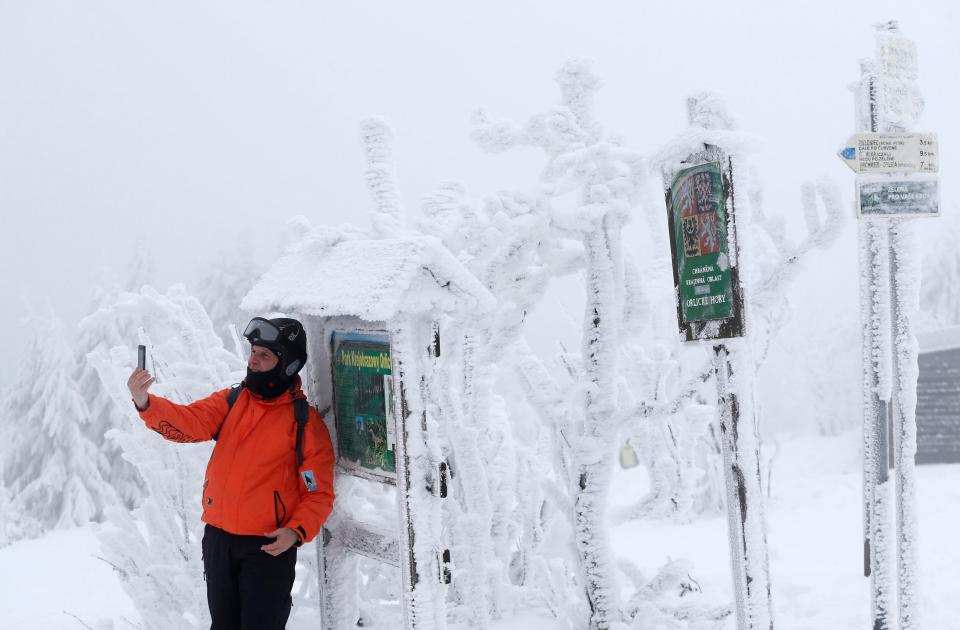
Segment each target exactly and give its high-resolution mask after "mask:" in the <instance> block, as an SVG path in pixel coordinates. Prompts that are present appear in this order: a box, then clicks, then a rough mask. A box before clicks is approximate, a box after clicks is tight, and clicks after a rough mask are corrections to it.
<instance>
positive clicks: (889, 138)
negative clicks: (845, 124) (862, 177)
mask: <svg viewBox="0 0 960 630" xmlns="http://www.w3.org/2000/svg"><path fill="white" fill-rule="evenodd" d="M837 155H839V156H840V159H842V160H843V162H844V164H846V165H847V166H849V167H850V168H851V169H853V172H854V173H936V172H937V170H938V169H939V155H938V150H937V137H936V136H935V135H933V134H930V133H858V134H857V135H855V136H851V137H850V138H849V139H848V140H847V142H846V144H845V145H844V146H843V148H841V149H840V150H839V151H837Z"/></svg>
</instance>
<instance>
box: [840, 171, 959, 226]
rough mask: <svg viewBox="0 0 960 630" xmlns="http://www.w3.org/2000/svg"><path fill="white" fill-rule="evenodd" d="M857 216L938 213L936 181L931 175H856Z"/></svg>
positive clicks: (938, 186)
mask: <svg viewBox="0 0 960 630" xmlns="http://www.w3.org/2000/svg"><path fill="white" fill-rule="evenodd" d="M857 206H858V208H859V211H860V216H881V217H884V216H933V217H935V216H939V215H940V181H939V180H938V179H936V178H934V177H928V178H921V177H912V178H908V177H903V178H888V177H883V178H866V177H864V178H858V180H857Z"/></svg>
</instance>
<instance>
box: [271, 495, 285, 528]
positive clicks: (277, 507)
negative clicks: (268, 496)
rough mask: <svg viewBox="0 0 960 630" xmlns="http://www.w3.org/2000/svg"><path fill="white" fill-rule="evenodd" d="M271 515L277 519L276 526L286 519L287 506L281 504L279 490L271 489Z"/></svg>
mask: <svg viewBox="0 0 960 630" xmlns="http://www.w3.org/2000/svg"><path fill="white" fill-rule="evenodd" d="M273 516H274V518H276V520H277V527H280V526H281V525H282V524H283V522H284V521H285V520H287V506H286V505H284V504H283V499H282V498H280V492H279V491H277V490H274V491H273Z"/></svg>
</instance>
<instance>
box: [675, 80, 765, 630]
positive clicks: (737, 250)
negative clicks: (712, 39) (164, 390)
mask: <svg viewBox="0 0 960 630" xmlns="http://www.w3.org/2000/svg"><path fill="white" fill-rule="evenodd" d="M688 114H689V118H690V129H689V131H688V132H687V133H686V134H685V135H683V136H681V138H680V139H679V140H678V141H677V142H675V143H674V144H673V145H671V146H670V148H669V149H667V150H666V151H665V152H664V153H663V154H662V155H663V157H662V158H661V159H660V160H658V161H660V162H661V164H662V166H663V175H664V183H665V186H666V198H667V209H668V226H669V229H670V247H671V253H672V255H673V276H674V286H675V291H676V299H677V320H678V324H679V332H680V339H681V341H685V342H693V343H710V344H711V345H712V347H713V352H714V366H715V372H716V379H717V395H718V407H719V411H720V433H721V439H722V444H723V461H724V476H725V481H726V489H727V516H728V524H729V536H730V555H731V558H730V559H731V570H732V573H733V582H734V597H735V599H736V611H737V625H738V628H740V629H741V630H768V629H772V628H773V614H772V606H771V596H770V574H769V561H768V556H767V540H766V520H765V516H764V508H763V488H762V483H761V480H760V457H759V445H760V440H759V433H758V430H757V418H756V408H755V404H754V371H755V367H754V366H755V362H754V359H753V352H752V346H751V340H750V339H744V338H742V337H744V335H745V334H746V331H747V328H748V326H747V323H748V322H750V321H753V320H752V319H750V317H749V313H748V309H747V306H748V304H747V302H746V300H744V297H743V292H742V289H741V282H742V278H744V277H745V274H744V270H745V269H746V266H745V265H744V251H743V247H742V245H743V243H742V242H741V240H740V233H738V230H737V222H738V219H737V213H736V210H737V208H736V206H737V202H740V203H742V204H743V205H744V206H747V205H748V204H746V203H744V198H743V197H742V191H741V190H740V186H739V184H738V182H742V181H743V178H742V175H740V172H739V170H740V168H741V167H742V162H741V160H740V157H741V156H740V154H741V153H742V146H741V145H742V139H741V138H740V137H739V136H738V134H737V133H736V132H735V131H732V130H731V129H732V127H733V125H732V120H731V118H730V117H729V115H728V114H727V112H726V109H725V108H724V106H723V104H722V103H721V102H720V100H719V98H718V97H717V96H715V95H713V94H702V95H699V96H697V97H694V98H691V99H690V100H689V101H688ZM744 232H745V231H744Z"/></svg>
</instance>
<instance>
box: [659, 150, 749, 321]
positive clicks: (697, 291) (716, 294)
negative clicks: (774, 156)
mask: <svg viewBox="0 0 960 630" xmlns="http://www.w3.org/2000/svg"><path fill="white" fill-rule="evenodd" d="M724 201H725V200H724V192H723V172H722V169H721V166H720V164H719V163H717V162H709V163H707V164H701V165H699V166H694V167H692V168H688V169H684V170H682V171H680V172H679V173H677V175H676V176H675V177H674V179H673V183H672V185H671V187H670V205H671V207H670V212H671V218H672V221H671V223H672V229H673V234H671V237H672V239H673V241H674V255H675V256H676V261H675V264H676V268H677V276H678V277H677V280H678V281H679V286H678V290H679V294H680V315H681V319H682V321H683V322H684V323H691V322H698V321H705V320H713V319H727V318H730V317H733V316H734V315H735V313H734V296H733V280H732V277H731V272H730V264H729V256H728V251H729V250H728V244H727V215H726V205H725V203H724Z"/></svg>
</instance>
